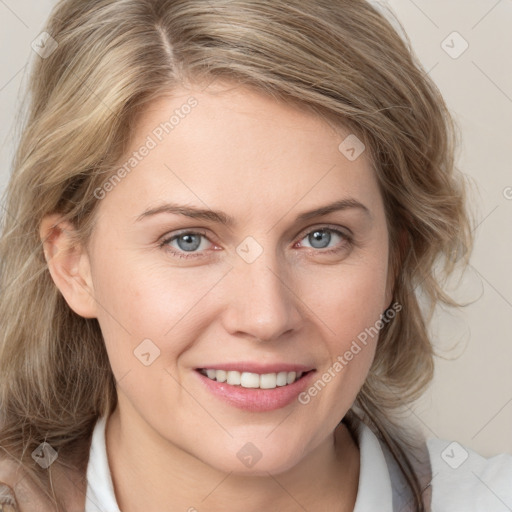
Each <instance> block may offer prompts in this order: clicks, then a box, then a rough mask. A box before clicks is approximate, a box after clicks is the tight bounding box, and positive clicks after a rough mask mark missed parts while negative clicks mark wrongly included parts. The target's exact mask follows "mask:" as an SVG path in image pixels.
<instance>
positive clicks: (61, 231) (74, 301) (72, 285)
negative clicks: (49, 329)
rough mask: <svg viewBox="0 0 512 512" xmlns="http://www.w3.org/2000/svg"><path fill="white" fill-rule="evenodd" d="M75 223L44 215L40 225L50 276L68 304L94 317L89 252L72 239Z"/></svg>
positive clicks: (95, 308) (89, 316)
mask: <svg viewBox="0 0 512 512" xmlns="http://www.w3.org/2000/svg"><path fill="white" fill-rule="evenodd" d="M74 233H75V228H74V226H73V225H72V224H71V223H69V222H68V221H63V220H62V218H61V217H60V216H59V215H58V214H50V215H46V216H45V217H44V218H43V220H42V221H41V224H40V226H39V236H40V238H41V241H42V243H43V250H44V255H45V258H46V262H47V263H48V269H49V271H50V274H51V276H52V279H53V281H54V283H55V285H56V286H57V288H58V289H59V290H60V292H61V293H62V295H63V296H64V299H65V300H66V302H67V303H68V305H69V307H70V308H71V309H72V310H73V311H74V312H75V313H77V314H78V315H80V316H82V317H84V318H96V317H97V315H96V310H97V304H96V300H95V298H94V288H93V285H92V279H91V267H90V261H89V255H88V254H87V252H86V250H85V248H83V247H82V245H80V244H77V243H76V241H75V240H74V237H73V234H74Z"/></svg>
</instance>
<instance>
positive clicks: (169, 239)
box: [159, 226, 353, 259]
mask: <svg viewBox="0 0 512 512" xmlns="http://www.w3.org/2000/svg"><path fill="white" fill-rule="evenodd" d="M316 231H328V232H331V233H335V234H337V235H339V236H340V237H341V238H342V239H343V240H344V242H343V241H342V242H341V244H343V245H340V246H338V247H335V248H333V249H325V250H322V249H317V250H314V248H312V249H313V251H314V252H318V253H320V254H335V253H338V252H341V251H342V250H343V249H345V248H346V245H348V246H349V247H351V246H352V245H353V238H352V237H351V236H350V235H348V234H346V233H344V232H343V231H340V230H339V229H336V228H334V227H331V226H321V227H316V228H313V229H310V230H309V231H306V232H303V233H302V234H301V235H300V238H299V241H300V240H302V239H303V238H305V237H306V236H308V235H310V234H311V233H314V232H316ZM184 235H202V236H204V237H205V238H206V239H208V237H207V235H206V233H205V232H202V231H182V232H181V233H178V234H176V235H172V236H170V237H167V238H165V239H164V240H162V241H161V242H160V243H159V247H160V248H161V249H164V250H166V251H168V252H170V253H171V254H172V255H173V256H176V257H178V258H182V259H190V258H200V257H201V256H202V255H201V254H200V253H194V252H191V253H188V254H187V253H186V252H183V251H178V250H176V249H173V248H171V247H170V246H169V245H168V244H170V243H171V242H172V241H173V240H176V239H177V238H179V237H181V236H184Z"/></svg>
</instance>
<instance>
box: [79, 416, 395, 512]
mask: <svg viewBox="0 0 512 512" xmlns="http://www.w3.org/2000/svg"><path fill="white" fill-rule="evenodd" d="M105 427H106V417H105V416H102V417H100V418H99V419H98V421H97V422H96V425H95V427H94V430H93V434H92V441H91V448H90V453H89V462H88V465H87V495H86V504H85V512H121V511H120V510H119V506H118V504H117V501H116V497H115V493H114V486H113V483H112V476H111V474H110V468H109V465H108V458H107V450H106V442H105ZM354 434H355V436H356V439H357V441H358V445H359V453H360V464H359V484H358V490H357V498H356V504H355V508H354V512H371V511H374V510H379V511H380V512H393V492H392V485H391V478H390V475H389V471H388V466H387V463H386V459H385V456H384V453H383V451H382V448H381V445H380V443H379V441H378V439H377V437H376V436H375V434H374V433H373V432H372V431H371V429H370V428H369V427H368V426H367V425H366V424H364V423H362V422H359V424H358V425H357V427H356V429H355V432H354Z"/></svg>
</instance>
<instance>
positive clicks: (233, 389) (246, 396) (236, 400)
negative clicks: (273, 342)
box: [194, 363, 316, 412]
mask: <svg viewBox="0 0 512 512" xmlns="http://www.w3.org/2000/svg"><path fill="white" fill-rule="evenodd" d="M234 366H236V365H233V366H226V365H220V366H219V367H217V366H216V365H213V366H208V367H207V368H209V369H215V370H224V369H225V368H229V369H230V370H235V368H234ZM255 366H257V365H254V364H251V365H250V367H251V368H253V370H252V371H253V372H254V373H276V371H275V370H274V371H267V369H268V368H273V366H272V365H267V366H265V368H266V369H265V371H254V368H255ZM238 367H239V368H240V367H246V366H244V365H243V364H240V363H239V364H238ZM259 367H260V368H261V366H259ZM284 367H286V365H281V366H280V367H279V368H281V371H285V370H284ZM288 367H294V368H305V369H304V370H300V369H299V370H298V371H304V372H308V373H305V374H304V375H303V376H302V377H301V378H300V379H299V380H297V381H295V382H294V383H293V384H288V385H286V386H278V387H276V388H274V389H256V388H244V387H242V386H234V385H231V384H227V383H226V382H217V381H216V380H212V379H210V378H208V377H207V376H206V375H203V374H202V373H200V372H199V371H198V370H199V369H197V370H195V371H194V374H195V375H197V377H198V378H199V380H200V381H201V383H202V385H203V386H205V388H206V389H207V390H208V391H209V392H210V393H211V394H213V395H214V396H216V397H217V398H220V399H221V400H223V401H224V402H227V403H228V404H229V405H231V406H233V407H236V408H238V409H242V410H245V411H250V412H265V411H274V410H276V409H281V408H283V407H286V406H287V405H290V404H291V403H292V402H293V401H294V400H296V399H297V396H298V395H299V394H300V393H301V392H302V391H304V390H305V389H306V388H307V387H308V386H309V385H310V383H311V381H312V379H313V378H314V376H315V374H316V370H308V369H307V367H302V366H300V365H288ZM236 371H240V370H238V369H236ZM242 371H244V370H242ZM245 371H250V370H245ZM286 371H295V370H294V369H292V370H286Z"/></svg>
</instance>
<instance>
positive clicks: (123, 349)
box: [94, 256, 229, 377]
mask: <svg viewBox="0 0 512 512" xmlns="http://www.w3.org/2000/svg"><path fill="white" fill-rule="evenodd" d="M148 260H149V261H150V260H151V258H149V257H148V256H145V257H142V256H140V257H132V258H126V259H124V260H122V261H118V262H117V263H116V265H114V266H108V265H99V266H97V267H96V269H95V270H96V271H95V274H94V289H95V296H96V299H97V301H98V303H99V304H100V305H101V306H100V307H99V311H98V321H99V323H100V326H101V330H102V333H103V337H104V339H105V343H106V346H107V351H108V352H109V357H111V364H112V369H113V370H114V373H116V377H117V376H118V374H122V373H126V372H127V371H128V370H133V369H136V370H138V369H140V361H138V360H137V359H135V358H134V356H135V357H136V356H137V353H138V352H139V346H140V345H141V343H143V345H142V346H141V348H140V351H142V350H145V349H144V347H147V348H149V352H151V355H153V353H154V354H159V357H158V358H157V359H155V362H154V364H153V363H152V364H151V366H152V367H162V368H164V367H165V368H171V367H172V366H173V365H174V364H175V362H176V358H177V357H178V356H179V354H180V353H182V352H184V351H185V350H186V349H187V348H188V345H189V344H191V343H192V341H191V340H194V339H195V338H196V337H197V336H196V333H197V332H198V330H199V329H200V328H201V326H202V325H204V324H205V322H206V317H207V316H208V315H207V313H206V312H205V310H204V308H201V304H200V303H201V300H202V299H203V298H204V297H205V296H206V295H207V294H208V292H209V291H210V290H211V289H212V288H213V287H214V286H215V284H216V283H217V282H218V281H219V279H220V277H222V274H223V273H225V272H226V270H229V267H226V268H224V267H222V268H220V266H219V268H218V269H216V270H213V271H212V269H211V268H210V269H206V267H194V268H192V267H190V268H169V266H168V265H166V264H165V261H164V262H159V263H157V264H153V263H150V264H148ZM104 261H108V258H105V259H104ZM147 340H150V342H148V341H147ZM134 351H135V354H134ZM144 353H145V351H144ZM160 356H163V357H160Z"/></svg>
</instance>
